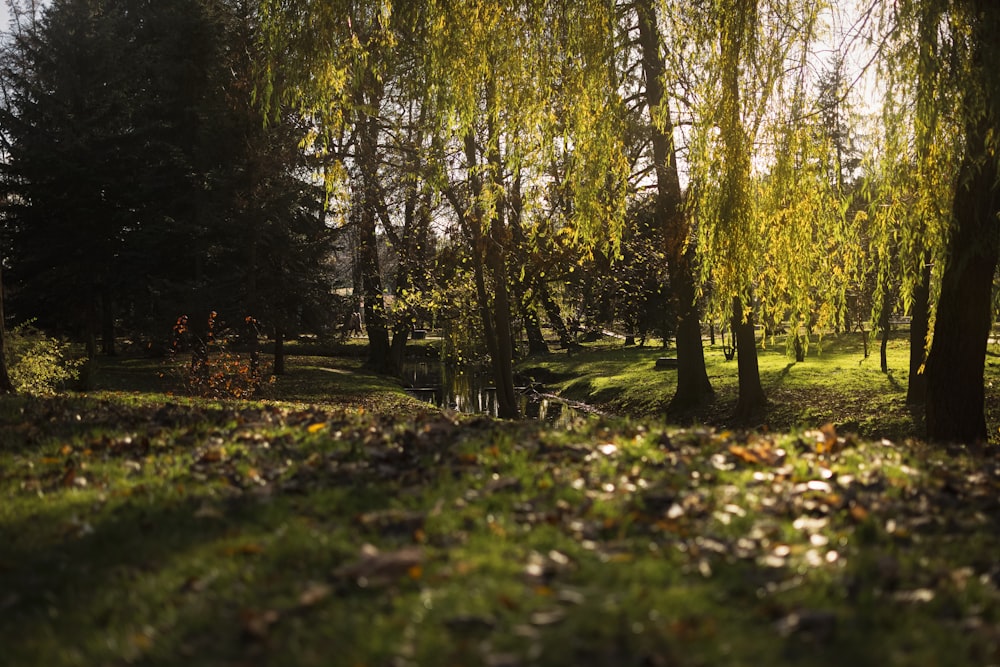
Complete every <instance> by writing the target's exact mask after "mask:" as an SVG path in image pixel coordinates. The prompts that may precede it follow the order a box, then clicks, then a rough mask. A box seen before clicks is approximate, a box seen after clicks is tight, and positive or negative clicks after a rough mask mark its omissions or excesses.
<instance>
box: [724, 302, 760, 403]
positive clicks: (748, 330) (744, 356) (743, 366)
mask: <svg viewBox="0 0 1000 667" xmlns="http://www.w3.org/2000/svg"><path fill="white" fill-rule="evenodd" d="M745 315H746V316H745V317H744V312H743V300H742V299H740V297H738V296H736V297H733V325H732V326H733V336H734V337H735V338H736V363H737V364H738V370H739V397H738V398H737V399H736V410H735V411H734V414H733V418H734V419H735V420H736V421H737V422H746V421H749V420H751V419H753V418H755V417H759V416H761V415H762V414H763V413H764V411H765V410H766V409H767V396H765V395H764V388H763V387H762V386H761V384H760V368H759V367H758V365H757V337H756V334H755V333H754V325H753V315H752V314H751V313H750V312H747V313H746V314H745Z"/></svg>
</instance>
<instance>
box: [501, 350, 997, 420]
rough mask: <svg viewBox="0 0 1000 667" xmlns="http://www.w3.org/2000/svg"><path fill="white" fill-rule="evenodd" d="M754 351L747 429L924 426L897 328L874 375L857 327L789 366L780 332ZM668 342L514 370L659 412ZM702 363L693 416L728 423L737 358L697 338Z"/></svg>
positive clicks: (622, 406)
mask: <svg viewBox="0 0 1000 667" xmlns="http://www.w3.org/2000/svg"><path fill="white" fill-rule="evenodd" d="M768 343H769V344H768V345H767V346H766V347H765V348H764V349H760V348H758V360H759V366H760V374H761V384H762V385H763V387H764V391H765V393H766V394H767V396H768V399H769V403H770V405H769V409H768V413H767V415H766V416H764V417H762V418H761V419H760V420H759V423H755V424H750V426H753V427H757V428H761V427H765V428H769V429H771V430H788V429H790V428H794V427H808V426H816V425H822V424H824V423H827V422H832V423H835V424H836V425H837V426H838V427H839V428H841V430H845V431H850V432H854V433H858V434H861V435H864V436H866V437H874V438H881V437H889V438H904V437H914V436H918V435H920V434H922V433H923V421H922V420H923V416H922V413H921V412H920V410H918V409H917V410H915V409H913V408H911V407H909V406H907V405H906V387H907V382H908V379H909V345H908V342H907V340H906V333H905V332H902V333H898V332H897V333H896V334H895V335H894V337H892V338H890V340H889V344H888V354H887V358H888V366H889V372H888V373H882V371H881V369H880V364H879V347H878V341H877V340H874V339H873V340H871V341H870V342H869V356H868V357H867V358H866V357H865V356H864V346H863V341H862V339H861V334H858V333H851V334H840V335H834V334H829V335H827V336H824V337H823V339H821V340H820V341H817V340H816V339H815V337H814V338H813V341H812V344H811V345H810V347H809V351H808V354H807V356H806V359H805V361H804V362H801V363H795V360H794V357H793V356H791V355H789V354H787V352H786V348H785V343H784V341H783V340H782V339H778V340H777V341H776V342H771V341H768ZM675 355H676V351H675V350H674V349H673V348H669V349H663V348H660V347H658V346H656V347H652V346H647V347H645V348H636V347H625V346H623V345H622V344H621V342H620V341H615V340H609V341H605V342H603V343H598V344H594V345H592V346H589V347H585V348H584V349H583V350H581V351H579V352H575V353H573V354H566V353H565V352H556V353H552V354H549V355H544V356H538V357H532V358H529V359H527V360H525V361H523V362H522V363H521V364H520V366H519V371H520V372H521V373H522V375H524V376H525V377H530V378H533V379H536V380H539V381H541V382H542V383H543V384H544V385H545V386H546V390H547V391H550V392H553V393H556V394H559V395H561V396H565V397H566V398H570V399H573V400H578V401H582V402H585V403H591V404H595V405H599V406H601V407H603V408H605V409H606V410H608V411H610V412H611V413H613V414H619V415H631V416H634V417H662V416H663V415H664V414H666V411H667V404H668V403H669V401H670V398H671V396H673V393H674V388H675V387H676V382H677V371H676V370H673V369H667V370H658V369H656V368H655V363H656V359H657V358H659V357H672V356H675ZM705 362H706V365H707V368H708V375H709V379H710V380H711V382H712V386H713V388H714V389H715V392H716V400H715V402H714V403H713V404H712V405H710V406H708V407H707V408H705V409H704V410H702V411H701V412H699V413H697V414H695V415H692V416H691V417H692V418H693V420H694V421H696V422H698V423H703V424H714V425H717V426H724V425H727V424H728V422H729V417H730V416H731V414H732V412H733V408H734V406H735V404H736V396H737V370H736V361H735V360H733V361H726V359H725V357H724V355H723V351H722V346H721V345H714V346H713V345H708V344H707V341H706V345H705ZM986 379H987V421H988V425H989V430H990V433H993V434H996V433H998V430H997V429H998V428H1000V400H997V397H996V396H995V395H994V392H992V391H991V390H992V387H993V383H995V382H1000V349H997V348H996V346H991V349H990V352H989V354H988V356H987V361H986Z"/></svg>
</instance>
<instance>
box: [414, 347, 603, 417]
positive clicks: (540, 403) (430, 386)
mask: <svg viewBox="0 0 1000 667" xmlns="http://www.w3.org/2000/svg"><path fill="white" fill-rule="evenodd" d="M403 384H404V386H405V387H406V392H407V393H408V394H410V395H411V396H414V397H416V398H419V399H420V400H422V401H427V402H428V403H432V404H434V405H436V406H438V407H440V408H449V409H451V410H456V411H458V412H466V413H469V414H486V415H490V416H492V417H496V416H497V392H496V387H495V386H494V384H493V379H492V378H491V377H490V373H489V372H488V371H486V370H485V369H483V368H481V367H455V366H450V365H448V364H444V363H441V362H440V361H409V362H406V363H405V364H403ZM518 402H519V404H520V405H519V407H520V409H521V415H522V417H524V418H525V419H540V420H542V421H545V422H547V423H550V424H553V425H556V426H568V425H570V424H571V423H572V422H574V421H576V420H578V419H581V418H583V417H586V416H587V413H586V412H584V411H582V410H578V409H576V408H574V407H571V406H570V405H568V404H567V403H565V402H564V401H560V400H559V399H556V398H552V397H548V396H539V395H538V394H532V393H520V394H518Z"/></svg>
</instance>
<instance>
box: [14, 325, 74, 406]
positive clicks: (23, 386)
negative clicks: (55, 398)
mask: <svg viewBox="0 0 1000 667" xmlns="http://www.w3.org/2000/svg"><path fill="white" fill-rule="evenodd" d="M69 349H70V345H69V343H68V342H66V341H63V340H60V339H58V338H52V337H50V336H47V335H45V333H43V332H42V331H40V330H39V329H36V328H35V327H34V326H33V325H32V322H31V321H28V322H25V323H24V324H20V325H18V326H16V327H14V328H13V329H12V330H11V331H10V332H8V334H7V367H8V372H9V374H10V381H11V383H12V384H13V385H14V389H15V390H16V391H17V392H19V393H24V394H54V393H55V392H56V391H57V390H59V389H61V388H63V387H64V386H65V385H66V384H67V383H69V382H74V381H76V380H78V379H79V377H80V368H81V366H83V364H84V360H83V359H76V358H73V357H72V356H71V355H70V353H69Z"/></svg>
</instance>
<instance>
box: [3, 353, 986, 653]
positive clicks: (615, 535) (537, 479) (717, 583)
mask: <svg viewBox="0 0 1000 667" xmlns="http://www.w3.org/2000/svg"><path fill="white" fill-rule="evenodd" d="M313 352H315V350H313ZM834 352H835V348H834V347H833V346H831V347H830V348H828V349H825V350H824V353H823V354H824V357H823V361H822V367H823V370H820V369H819V366H820V365H821V364H820V362H818V361H816V360H815V359H813V358H812V357H810V360H809V361H807V362H805V363H804V364H801V365H798V364H796V365H792V366H790V367H788V368H787V370H785V369H786V367H787V366H788V362H787V361H786V360H784V357H779V356H778V355H775V357H774V358H773V359H772V358H770V357H768V356H767V355H764V356H762V370H763V372H764V375H765V378H766V379H765V383H766V384H767V385H768V387H769V390H770V393H771V395H772V398H774V399H775V400H776V401H777V400H778V399H779V398H780V397H781V396H782V394H781V392H782V391H788V392H790V393H789V396H790V397H791V400H790V402H792V403H794V404H795V405H794V406H793V408H790V410H792V409H794V410H795V414H796V415H797V416H796V417H795V419H794V420H791V421H795V422H796V423H799V424H801V427H795V426H794V425H792V423H791V421H789V422H788V424H789V425H790V427H789V428H788V430H781V431H778V430H776V428H774V427H772V429H771V430H769V431H767V432H763V431H740V430H727V429H723V428H710V427H705V426H690V427H687V428H678V427H673V426H667V425H665V424H664V423H662V422H660V421H658V420H656V419H646V418H641V419H630V420H626V419H593V418H591V419H587V420H581V421H580V422H578V423H577V424H575V425H573V426H572V427H571V428H568V429H561V430H552V429H550V428H548V427H546V426H545V425H543V424H538V423H503V422H497V421H493V420H489V419H486V418H476V417H464V418H459V417H456V416H454V415H451V416H447V415H443V414H440V413H438V412H436V411H434V410H431V409H430V408H428V407H427V406H424V405H422V404H419V403H416V402H414V401H412V400H411V399H409V398H408V397H406V396H405V395H404V394H402V393H401V391H400V390H399V388H398V386H397V385H396V384H395V383H394V382H392V381H391V380H387V379H383V378H375V377H371V376H368V375H366V374H365V373H364V372H363V369H361V367H360V365H359V362H358V361H357V359H356V358H328V357H293V358H292V359H290V362H291V363H290V365H289V373H288V374H287V376H286V377H283V378H282V379H281V380H279V381H278V382H277V383H276V384H275V385H273V386H272V387H270V388H269V391H270V392H271V394H270V395H269V396H268V397H267V400H262V401H258V402H246V401H242V402H236V401H205V400H198V399H191V398H184V397H180V396H174V395H170V394H168V393H166V392H167V391H169V389H170V387H169V386H167V385H165V384H164V381H163V380H162V379H161V378H159V377H158V376H157V374H156V373H155V370H156V368H155V363H151V362H148V361H146V360H138V359H123V360H119V361H118V362H115V363H114V364H110V365H108V364H106V365H105V366H104V367H103V368H102V369H101V370H100V371H99V375H98V381H97V386H98V387H100V388H101V390H100V391H96V392H93V393H89V394H67V395H61V396H56V397H51V398H31V397H13V398H4V399H0V664H3V665H12V666H21V665H46V666H49V665H52V666H62V665H67V666H68V665H86V666H90V665H111V666H117V665H213V666H214V665H219V666H223V665H224V666H235V665H293V666H294V665H337V666H339V665H344V666H348V667H353V666H362V665H367V666H380V667H381V666H386V667H390V666H392V667H396V666H405V665H427V666H436V665H491V666H493V667H499V666H503V665H507V666H514V665H553V666H554V665H567V666H569V665H574V666H576V665H609V666H611V665H615V666H617V665H635V666H640V665H641V666H660V665H663V666H668V665H670V666H672V665H852V666H860V665H879V666H884V665H901V666H902V665H906V666H910V665H989V664H998V663H1000V591H998V587H1000V561H998V559H997V554H998V553H1000V463H998V459H997V458H996V457H995V455H994V454H993V451H992V449H991V448H989V447H986V448H977V449H970V448H967V447H962V446H954V447H930V446H927V445H925V444H923V443H921V442H920V441H919V440H906V439H897V438H895V437H890V438H886V439H883V438H874V439H863V438H861V437H857V436H854V435H852V434H849V433H847V430H846V429H841V430H840V432H838V431H837V430H836V429H835V427H831V426H826V427H824V428H819V427H820V426H821V425H823V424H825V423H826V422H827V421H833V422H835V423H842V422H844V421H845V420H844V417H843V415H845V414H855V413H854V412H850V411H853V410H854V409H855V408H853V407H849V406H853V405H854V404H855V402H857V401H858V400H859V399H858V398H857V397H855V396H853V395H852V393H853V391H854V389H858V390H863V391H865V392H867V394H866V396H870V397H872V399H871V400H876V399H877V400H878V401H886V403H884V404H883V403H876V404H875V410H874V411H869V412H862V410H861V407H860V404H859V407H858V408H857V412H856V414H857V415H858V417H857V418H856V421H857V422H858V424H859V425H861V424H862V423H863V422H862V415H869V416H870V415H871V414H873V413H874V414H875V415H876V416H878V415H879V414H881V413H887V412H888V410H889V408H887V407H884V406H895V403H894V402H893V401H894V400H895V399H892V398H891V397H888V398H887V397H885V396H883V394H886V393H888V390H886V387H892V381H891V380H890V379H889V378H886V377H885V376H884V375H882V374H881V373H880V372H879V371H878V368H877V365H876V366H875V367H874V368H871V365H872V364H873V363H874V364H877V359H875V360H874V362H873V360H871V359H870V360H869V361H867V362H863V363H861V364H859V363H858V359H857V357H856V356H851V354H850V353H848V352H845V355H846V356H845V357H844V358H843V360H842V361H841V362H835V361H834V360H833V355H834ZM661 354H662V353H661V352H660V351H659V350H652V351H641V350H640V351H635V350H618V349H611V348H605V349H595V350H589V351H588V350H584V351H582V352H581V353H580V354H578V355H575V356H574V357H573V358H572V359H569V358H565V359H561V358H559V355H553V357H552V358H550V359H548V360H534V361H533V362H532V363H533V364H535V365H536V366H537V365H540V364H549V365H550V366H548V368H549V372H550V373H551V374H552V377H553V378H555V377H556V376H559V375H560V374H561V373H563V372H568V371H565V368H566V367H556V366H555V364H557V363H561V364H579V366H578V369H577V370H578V371H579V374H580V375H581V377H584V380H578V381H579V382H583V381H586V382H588V383H589V386H588V388H587V389H586V390H581V389H580V388H579V387H577V388H574V386H573V381H572V380H570V379H568V376H566V377H564V379H563V380H562V382H564V386H562V387H561V388H562V389H564V390H565V391H567V392H570V393H576V395H578V396H579V397H581V398H589V399H593V398H594V397H595V396H597V397H598V398H602V399H603V398H605V397H606V398H607V402H608V403H609V404H611V405H616V406H619V407H624V406H633V407H634V408H637V411H639V412H647V413H649V414H655V413H658V412H659V411H660V410H661V408H662V401H664V400H666V398H667V397H668V394H666V393H665V391H664V390H665V389H669V381H670V380H669V373H670V372H669V371H655V372H652V371H649V372H647V371H646V370H645V369H639V368H637V369H636V370H635V371H629V370H628V368H629V364H632V363H635V364H639V362H640V361H641V364H642V365H644V366H648V365H651V363H652V360H653V359H655V357H656V356H660V355H661ZM895 354H896V355H897V356H898V355H899V354H900V352H899V350H896V353H895ZM588 355H593V357H592V362H593V364H591V363H588V362H587V358H588ZM616 355H617V356H616ZM826 355H830V356H829V357H827V356H826ZM710 358H711V352H710ZM894 358H896V357H894ZM602 359H603V361H602ZM838 363H839V364H840V365H841V370H842V371H843V378H844V379H843V380H842V381H835V380H833V379H831V378H830V377H829V376H831V375H832V374H833V372H834V371H833V369H834V368H837V364H838ZM600 364H606V365H604V366H603V367H601V366H600ZM891 365H892V367H893V368H900V369H901V368H903V364H902V363H900V362H899V361H898V360H897V361H895V362H893V363H892V364H891ZM560 368H562V369H563V370H560ZM712 368H713V369H714V370H713V371H712V373H713V380H715V381H716V386H717V388H720V399H719V400H720V403H721V402H724V401H726V400H729V399H728V398H727V397H726V393H725V391H724V390H723V389H721V388H722V387H724V386H725V382H726V381H724V380H723V376H724V375H725V376H726V377H728V376H729V374H730V373H733V374H734V371H730V370H729V367H728V366H727V365H726V364H725V363H724V362H722V361H713V362H712ZM813 369H814V370H813ZM782 373H783V375H782ZM857 373H864V374H866V376H867V377H868V379H867V380H866V379H859V377H858V376H857ZM810 374H811V375H813V376H814V377H816V378H817V381H818V382H819V381H822V382H823V385H822V386H823V387H825V388H824V389H823V391H824V392H829V393H828V394H824V393H814V394H809V393H801V392H802V391H804V390H803V389H802V387H804V385H806V384H809V383H808V382H807V380H809V377H807V376H808V375H810ZM894 377H895V381H896V382H899V384H900V385H902V386H904V387H905V377H903V376H902V372H899V373H898V374H894ZM601 379H603V381H604V382H605V383H606V384H605V385H601V384H600V383H599V382H598V380H601ZM869 382H870V383H874V386H869V384H868V383H869ZM640 383H648V384H640ZM839 388H842V389H843V390H842V391H841V390H840V389H839ZM602 391H604V392H608V393H605V394H602V393H601V392H602ZM643 396H645V399H643ZM821 396H834V397H836V401H833V400H831V401H826V400H825V399H824V400H823V401H820V399H819V397H821ZM643 400H645V401H647V402H642V401H643ZM809 400H814V401H816V402H812V403H802V404H801V405H800V404H799V403H798V402H799V401H809ZM866 400H868V399H866ZM641 406H645V407H642V409H641V410H638V408H639V407H641ZM880 406H882V407H880ZM723 407H724V405H723ZM807 410H812V411H813V412H806V411H807ZM721 413H722V409H721V408H720V414H721ZM777 423H778V422H775V424H777ZM845 433H847V435H845Z"/></svg>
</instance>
